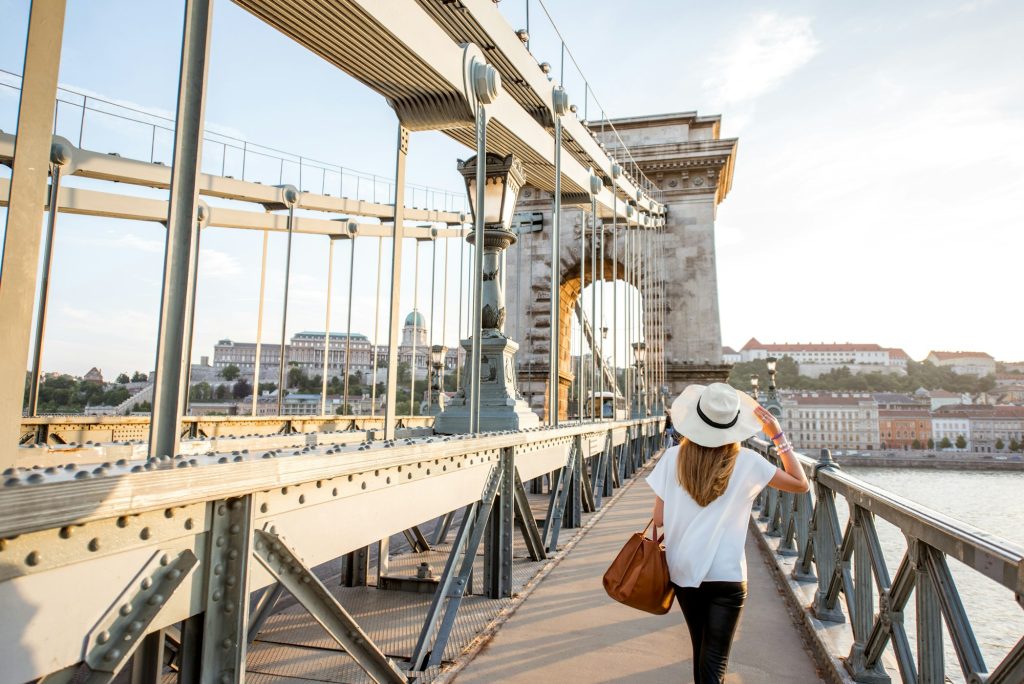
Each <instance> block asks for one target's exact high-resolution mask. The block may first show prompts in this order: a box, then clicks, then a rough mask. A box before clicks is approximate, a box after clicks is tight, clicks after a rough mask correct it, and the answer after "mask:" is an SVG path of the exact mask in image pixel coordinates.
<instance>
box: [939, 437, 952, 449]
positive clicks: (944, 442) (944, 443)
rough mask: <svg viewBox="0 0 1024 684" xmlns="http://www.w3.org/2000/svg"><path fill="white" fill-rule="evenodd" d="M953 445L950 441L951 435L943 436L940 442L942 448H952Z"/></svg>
mask: <svg viewBox="0 0 1024 684" xmlns="http://www.w3.org/2000/svg"><path fill="white" fill-rule="evenodd" d="M952 447H953V443H952V442H950V441H949V437H943V438H942V441H941V442H939V448H940V449H951V448H952Z"/></svg>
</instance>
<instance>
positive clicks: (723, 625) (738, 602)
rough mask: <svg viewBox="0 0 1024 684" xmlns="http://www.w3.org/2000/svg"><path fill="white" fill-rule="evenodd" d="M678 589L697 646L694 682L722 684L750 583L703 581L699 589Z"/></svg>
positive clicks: (677, 593) (699, 683) (681, 604)
mask: <svg viewBox="0 0 1024 684" xmlns="http://www.w3.org/2000/svg"><path fill="white" fill-rule="evenodd" d="M675 590H676V598H677V599H679V607H680V608H682V609H683V617H685V618H686V626H687V627H688V628H689V630H690V641H691V642H692V643H693V680H694V682H695V683H696V684H721V682H722V681H723V680H724V679H725V671H726V669H727V668H728V666H729V649H730V648H732V638H733V636H734V635H735V634H736V624H737V623H738V622H739V619H740V612H741V611H742V610H743V602H744V601H745V600H746V598H747V583H746V582H703V583H701V585H700V586H699V587H678V586H677V587H675Z"/></svg>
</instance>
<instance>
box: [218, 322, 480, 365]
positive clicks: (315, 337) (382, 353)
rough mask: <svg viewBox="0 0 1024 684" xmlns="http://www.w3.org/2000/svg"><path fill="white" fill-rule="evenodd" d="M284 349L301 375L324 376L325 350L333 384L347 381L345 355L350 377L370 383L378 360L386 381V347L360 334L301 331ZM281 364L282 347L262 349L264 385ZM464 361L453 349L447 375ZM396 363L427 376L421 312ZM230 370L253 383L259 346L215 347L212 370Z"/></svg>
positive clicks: (406, 331) (227, 343)
mask: <svg viewBox="0 0 1024 684" xmlns="http://www.w3.org/2000/svg"><path fill="white" fill-rule="evenodd" d="M286 346H287V350H286V361H287V365H288V366H289V367H290V368H291V367H293V368H298V369H300V370H302V371H303V372H304V373H306V375H308V376H310V377H313V376H316V375H322V373H323V365H324V351H325V347H327V376H328V377H329V378H333V377H338V378H341V377H343V376H344V373H345V355H346V353H348V354H349V374H350V375H357V376H359V377H361V378H363V379H364V382H368V381H369V378H370V377H371V376H372V375H373V370H374V356H376V368H377V374H376V382H383V381H384V379H385V378H386V377H387V365H388V345H387V344H380V345H374V344H373V343H372V342H371V341H370V339H369V338H368V337H366V335H363V334H361V333H352V334H351V335H349V334H347V333H339V332H332V333H330V335H329V337H328V335H326V334H325V333H323V332H317V331H303V332H299V333H296V334H295V335H293V336H292V338H291V340H290V341H289V343H288V344H287V345H286ZM414 349H415V359H414V358H413V350H414ZM280 359H281V345H279V344H269V343H266V342H264V343H263V344H262V345H261V346H260V382H277V380H278V374H279V373H280ZM464 360H465V352H464V351H463V350H462V348H461V347H456V348H454V349H449V350H448V351H447V353H446V355H445V363H444V367H445V372H446V373H447V372H449V371H454V370H455V367H456V365H458V364H460V363H463V362H464ZM398 362H399V363H406V364H409V365H410V367H411V368H413V369H414V373H415V377H416V379H417V380H423V379H425V378H427V377H428V376H429V372H430V371H429V364H430V334H429V330H428V328H427V323H426V319H425V318H424V316H423V314H421V313H420V312H419V311H412V312H410V313H409V315H408V316H406V317H405V322H404V325H403V327H402V339H401V344H400V345H399V347H398ZM230 365H234V366H236V367H237V368H238V370H239V377H242V378H245V379H246V380H249V381H251V380H252V377H253V373H254V372H255V369H256V343H255V342H236V341H234V340H231V339H223V340H220V341H219V342H217V344H216V345H215V346H214V350H213V369H214V370H215V372H217V373H219V372H221V371H222V370H223V369H224V368H226V367H227V366H230Z"/></svg>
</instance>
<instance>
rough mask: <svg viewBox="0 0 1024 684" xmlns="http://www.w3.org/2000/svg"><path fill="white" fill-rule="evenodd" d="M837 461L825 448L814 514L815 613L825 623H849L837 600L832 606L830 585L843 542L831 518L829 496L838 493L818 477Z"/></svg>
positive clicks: (818, 467)
mask: <svg viewBox="0 0 1024 684" xmlns="http://www.w3.org/2000/svg"><path fill="white" fill-rule="evenodd" d="M837 467H838V466H837V465H836V462H835V461H833V460H832V453H831V452H830V451H829V450H828V449H822V450H821V457H820V458H819V459H818V464H817V466H816V467H815V471H816V472H815V478H814V484H815V499H816V501H815V505H814V515H813V518H812V519H813V529H812V534H813V535H814V560H815V562H816V564H817V566H818V567H817V570H818V591H817V593H816V595H815V597H814V616H815V617H816V618H818V619H819V620H822V621H824V622H846V616H845V615H843V610H842V608H840V606H839V602H838V601H836V602H834V604H833V605H832V606H829V605H828V598H827V597H828V588H829V584H831V582H832V575H833V574H834V573H835V569H836V561H837V558H838V555H839V545H838V544H836V540H835V536H834V535H833V534H832V522H831V520H829V513H828V505H827V503H826V499H831V500H832V501H833V503H834V501H835V494H834V493H833V492H832V490H830V489H829V488H828V487H826V486H825V485H823V484H821V482H820V481H819V480H818V477H817V471H820V470H822V469H823V468H837Z"/></svg>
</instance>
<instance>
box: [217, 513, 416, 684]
mask: <svg viewBox="0 0 1024 684" xmlns="http://www.w3.org/2000/svg"><path fill="white" fill-rule="evenodd" d="M255 554H256V559H257V560H259V562H260V563H261V564H262V565H263V567H264V568H266V569H267V571H268V572H270V574H271V575H273V576H274V577H275V578H276V579H277V581H278V582H280V583H281V584H282V585H284V587H285V588H286V589H287V590H288V591H289V592H290V593H291V594H292V596H294V597H295V599H296V600H297V601H298V602H299V603H300V604H302V607H303V608H305V609H306V610H307V611H308V612H309V614H310V615H311V616H312V617H313V619H314V620H316V621H317V622H319V623H320V625H321V626H322V627H323V628H324V629H325V630H327V633H328V634H330V635H331V638H332V639H334V640H335V641H337V642H338V644H339V645H340V646H341V647H342V648H343V649H345V652H346V653H348V655H349V656H351V657H352V659H353V660H355V661H356V663H357V664H358V665H359V667H361V668H362V669H363V671H364V672H366V674H368V675H369V676H370V678H371V679H373V681H375V682H386V683H393V684H407V681H408V680H407V679H406V676H405V674H404V673H403V672H402V671H401V670H400V669H399V668H398V666H397V665H395V663H394V661H392V660H391V659H390V658H388V657H387V656H386V655H384V652H383V651H381V650H380V648H379V647H378V646H377V644H375V643H374V642H373V641H372V640H371V639H370V637H369V636H367V634H366V632H364V631H363V630H362V628H361V627H360V626H359V624H358V623H357V622H356V621H355V620H354V619H353V618H352V616H351V615H349V613H348V611H346V610H345V609H344V608H343V607H342V605H341V604H340V603H338V599H336V598H334V595H333V594H331V592H329V591H328V590H327V587H325V586H324V585H323V583H321V582H320V580H319V578H317V576H316V574H315V573H314V572H313V571H312V570H310V569H309V568H307V567H306V566H305V564H304V563H303V562H302V560H300V559H299V557H298V556H297V555H296V554H295V552H294V551H293V550H292V549H290V548H289V547H288V545H287V544H286V543H285V540H284V537H282V536H280V535H278V534H277V532H276V530H275V529H274V528H273V527H270V528H269V529H267V530H257V531H256V544H255ZM204 675H205V673H204Z"/></svg>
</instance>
